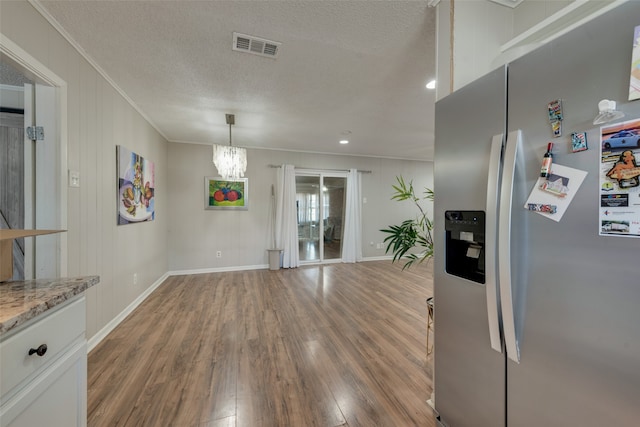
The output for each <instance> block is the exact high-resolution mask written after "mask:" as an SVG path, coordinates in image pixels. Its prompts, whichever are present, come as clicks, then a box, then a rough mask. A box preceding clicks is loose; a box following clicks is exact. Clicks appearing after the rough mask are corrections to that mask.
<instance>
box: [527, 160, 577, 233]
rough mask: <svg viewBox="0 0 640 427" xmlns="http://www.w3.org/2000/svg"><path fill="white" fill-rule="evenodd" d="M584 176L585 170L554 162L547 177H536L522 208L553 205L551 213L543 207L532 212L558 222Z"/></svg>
mask: <svg viewBox="0 0 640 427" xmlns="http://www.w3.org/2000/svg"><path fill="white" fill-rule="evenodd" d="M586 176H587V172H586V171H581V170H578V169H574V168H570V167H568V166H563V165H559V164H557V163H554V164H553V166H552V170H551V173H550V174H549V176H548V177H547V178H538V181H537V182H536V184H535V185H534V186H533V189H532V190H531V194H529V198H528V199H527V202H526V203H525V204H524V208H525V209H527V210H530V207H529V205H552V206H555V212H553V213H552V212H551V211H550V210H545V209H541V210H537V209H536V210H534V212H535V213H537V214H538V215H542V216H545V217H547V218H549V219H552V220H554V221H557V222H560V220H561V219H562V216H563V215H564V213H565V211H566V210H567V208H568V207H569V205H570V204H571V201H572V200H573V197H574V196H575V195H576V193H577V192H578V189H579V188H580V186H581V185H582V182H583V181H584V178H585V177H586Z"/></svg>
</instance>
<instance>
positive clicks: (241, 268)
mask: <svg viewBox="0 0 640 427" xmlns="http://www.w3.org/2000/svg"><path fill="white" fill-rule="evenodd" d="M267 268H269V264H264V265H241V266H236V267H218V268H196V269H193V270H173V271H169V272H167V274H168V275H169V276H185V275H188V274H206V273H225V272H227V271H245V270H265V269H267Z"/></svg>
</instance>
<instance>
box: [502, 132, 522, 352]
mask: <svg viewBox="0 0 640 427" xmlns="http://www.w3.org/2000/svg"><path fill="white" fill-rule="evenodd" d="M521 141H522V131H520V130H516V131H513V132H509V135H508V136H507V144H506V147H505V153H504V165H503V170H502V182H501V185H500V208H499V209H500V216H499V217H498V224H499V226H498V227H499V228H498V240H499V244H498V270H499V279H498V283H499V284H500V305H501V307H502V327H503V330H504V341H505V345H506V347H507V356H508V357H509V359H511V360H513V361H514V362H516V363H520V349H519V347H518V339H517V337H516V328H515V318H514V310H513V296H512V287H511V203H512V198H513V179H514V175H515V169H516V158H517V154H518V149H519V148H520V145H521Z"/></svg>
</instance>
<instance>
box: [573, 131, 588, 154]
mask: <svg viewBox="0 0 640 427" xmlns="http://www.w3.org/2000/svg"><path fill="white" fill-rule="evenodd" d="M586 149H587V133H586V132H574V133H572V134H571V151H573V152H574V153H577V152H579V151H584V150H586Z"/></svg>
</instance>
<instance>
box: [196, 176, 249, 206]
mask: <svg viewBox="0 0 640 427" xmlns="http://www.w3.org/2000/svg"><path fill="white" fill-rule="evenodd" d="M204 208H205V209H222V210H248V209H249V179H248V178H239V179H225V178H220V177H211V176H207V177H205V178H204Z"/></svg>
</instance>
